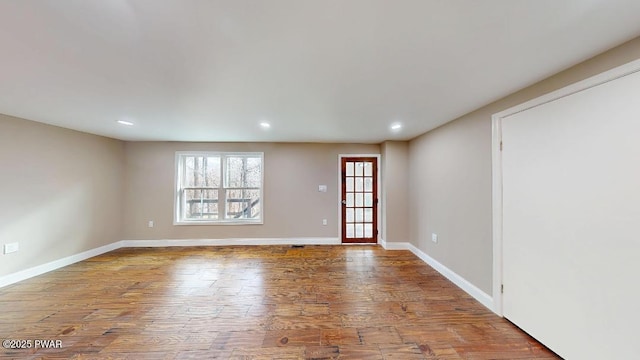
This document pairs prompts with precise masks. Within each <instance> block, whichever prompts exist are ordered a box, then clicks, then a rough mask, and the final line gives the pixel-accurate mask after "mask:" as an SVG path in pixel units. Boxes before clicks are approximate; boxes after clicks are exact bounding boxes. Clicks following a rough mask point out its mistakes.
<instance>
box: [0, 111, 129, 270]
mask: <svg viewBox="0 0 640 360" xmlns="http://www.w3.org/2000/svg"><path fill="white" fill-rule="evenodd" d="M0 169H1V170H0V172H1V175H0V199H1V201H0V244H6V243H13V242H18V243H19V246H20V250H19V251H18V252H17V253H12V254H7V255H4V254H0V276H3V275H7V274H10V273H14V272H17V271H20V270H25V269H28V268H31V267H34V266H37V265H42V264H45V263H47V262H50V261H54V260H58V259H61V258H64V257H67V256H70V255H74V254H77V253H80V252H83V251H86V250H90V249H94V248H97V247H100V246H103V245H106V244H109V243H113V242H115V241H118V240H120V239H121V237H122V232H121V230H122V229H121V223H122V220H121V216H122V213H121V210H122V190H123V180H124V177H123V175H124V145H123V142H121V141H118V140H112V139H107V138H104V137H100V136H95V135H89V134H85V133H81V132H77V131H72V130H66V129H62V128H58V127H54V126H49V125H43V124H39V123H36V122H32V121H27V120H23V119H18V118H13V117H10V116H6V115H0Z"/></svg>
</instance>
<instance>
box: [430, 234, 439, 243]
mask: <svg viewBox="0 0 640 360" xmlns="http://www.w3.org/2000/svg"><path fill="white" fill-rule="evenodd" d="M431 241H433V242H434V243H436V244H437V243H438V234H436V233H431Z"/></svg>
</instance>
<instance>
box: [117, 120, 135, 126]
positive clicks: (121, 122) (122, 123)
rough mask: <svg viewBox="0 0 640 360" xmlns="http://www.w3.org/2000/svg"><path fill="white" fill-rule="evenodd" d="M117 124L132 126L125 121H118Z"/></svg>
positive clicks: (129, 122)
mask: <svg viewBox="0 0 640 360" xmlns="http://www.w3.org/2000/svg"><path fill="white" fill-rule="evenodd" d="M117 123H118V124H120V125H127V126H133V123H132V122H131V121H126V120H118V121H117Z"/></svg>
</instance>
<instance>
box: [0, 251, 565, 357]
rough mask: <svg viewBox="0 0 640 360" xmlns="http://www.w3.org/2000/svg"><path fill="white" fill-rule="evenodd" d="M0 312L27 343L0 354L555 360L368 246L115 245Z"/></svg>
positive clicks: (402, 257) (22, 286)
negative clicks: (55, 343)
mask: <svg viewBox="0 0 640 360" xmlns="http://www.w3.org/2000/svg"><path fill="white" fill-rule="evenodd" d="M0 309H1V311H0V339H24V340H32V343H31V344H32V347H31V348H30V349H24V350H9V349H2V348H0V358H16V359H18V358H19V359H41V358H42V359H60V358H63V359H66V358H72V359H358V360H365V359H402V360H405V359H409V360H410V359H556V358H557V356H556V355H554V354H553V353H551V352H550V351H549V350H547V349H546V348H545V347H543V346H542V345H540V344H539V343H538V342H536V341H535V340H534V339H532V338H531V337H529V336H528V335H527V334H525V333H523V332H522V331H520V330H518V329H517V328H516V327H515V326H513V325H512V324H511V323H509V322H508V321H506V320H504V319H501V318H499V317H498V316H496V315H494V314H493V313H492V312H490V311H489V310H487V309H486V308H485V307H484V306H482V305H481V304H479V303H478V302H476V301H475V300H474V299H473V298H471V297H470V296H469V295H467V294H466V293H464V292H463V291H462V290H460V289H458V288H457V287H456V286H455V285H453V284H451V283H450V282H449V281H448V280H446V279H445V278H444V277H442V276H441V275H439V274H438V273H437V272H435V271H434V270H433V269H432V268H430V267H429V266H427V265H426V264H424V263H423V262H422V261H421V260H420V259H418V258H417V257H416V256H414V255H413V254H412V253H410V252H408V251H385V250H383V249H382V248H380V247H377V246H306V247H304V248H292V247H288V246H265V247H255V246H254V247H245V246H233V247H188V248H187V247H185V248H135V249H120V250H117V251H113V252H110V253H107V254H104V255H101V256H98V257H95V258H92V259H89V260H86V261H82V262H80V263H77V264H74V265H71V266H68V267H65V268H63V269H60V270H57V271H53V272H50V273H47V274H45V275H41V276H38V277H35V278H32V279H29V280H26V281H23V282H21V283H18V284H14V285H11V286H7V287H5V288H2V289H0ZM35 340H54V341H55V340H61V342H62V347H61V348H50V349H43V348H38V349H35V346H34V345H35V342H34V341H35ZM42 344H47V343H39V345H42ZM49 345H51V343H49Z"/></svg>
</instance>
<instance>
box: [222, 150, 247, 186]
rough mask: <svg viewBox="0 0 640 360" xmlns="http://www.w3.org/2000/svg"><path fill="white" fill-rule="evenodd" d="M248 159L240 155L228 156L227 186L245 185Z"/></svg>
mask: <svg viewBox="0 0 640 360" xmlns="http://www.w3.org/2000/svg"><path fill="white" fill-rule="evenodd" d="M245 167H246V159H245V158H239V157H228V158H227V168H226V171H227V173H226V178H225V180H226V182H225V184H224V185H225V187H228V188H229V187H232V188H239V187H245V172H244V170H243V169H244V168H245Z"/></svg>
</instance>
